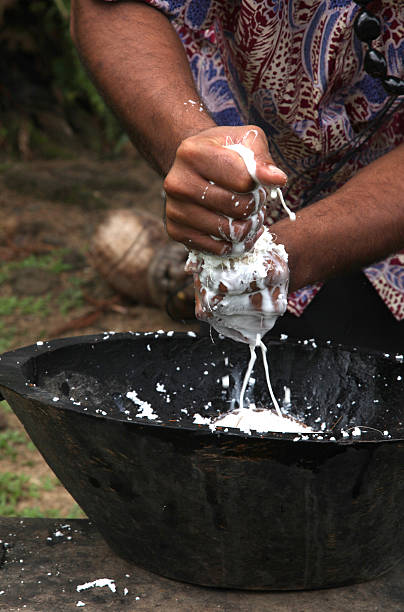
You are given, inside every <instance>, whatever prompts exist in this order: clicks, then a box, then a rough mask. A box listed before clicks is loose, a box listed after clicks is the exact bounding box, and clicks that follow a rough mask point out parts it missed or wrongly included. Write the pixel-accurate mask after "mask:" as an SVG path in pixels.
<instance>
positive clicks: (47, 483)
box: [41, 476, 60, 491]
mask: <svg viewBox="0 0 404 612" xmlns="http://www.w3.org/2000/svg"><path fill="white" fill-rule="evenodd" d="M59 486H60V482H59V480H58V479H57V478H56V477H53V478H52V477H51V476H43V477H42V478H41V488H42V489H43V490H44V491H53V489H55V487H59Z"/></svg>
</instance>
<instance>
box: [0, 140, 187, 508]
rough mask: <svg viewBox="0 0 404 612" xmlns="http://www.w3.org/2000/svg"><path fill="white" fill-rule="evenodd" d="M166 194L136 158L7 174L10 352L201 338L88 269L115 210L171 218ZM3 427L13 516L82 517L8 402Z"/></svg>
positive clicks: (5, 341) (4, 299)
mask: <svg viewBox="0 0 404 612" xmlns="http://www.w3.org/2000/svg"><path fill="white" fill-rule="evenodd" d="M161 190H162V184H161V180H160V179H159V177H158V176H157V175H156V174H155V173H154V172H153V170H151V169H150V168H149V167H148V165H147V164H146V163H145V162H144V161H143V160H142V159H141V158H140V156H138V155H137V154H136V153H135V152H134V153H133V154H131V155H130V156H129V157H125V158H124V159H119V160H103V161H100V160H97V159H90V158H89V157H83V158H80V159H75V160H51V161H43V160H38V161H30V162H7V163H3V164H1V165H0V352H4V351H6V350H9V349H13V348H17V347H19V346H24V345H27V344H31V343H33V342H36V341H37V340H40V339H41V340H44V339H49V338H54V337H63V336H75V335H82V334H91V333H99V332H101V331H105V330H114V331H127V330H134V331H146V330H153V329H165V330H168V329H174V330H184V329H197V326H196V325H195V324H192V322H191V324H188V325H187V324H184V323H181V322H173V321H172V320H171V319H170V317H169V316H168V315H167V314H166V313H165V311H163V310H158V309H155V308H149V307H145V306H142V305H139V304H136V303H134V302H132V301H130V300H128V299H126V298H124V297H122V296H118V295H117V294H116V293H115V292H114V291H113V290H112V289H111V287H109V286H108V285H107V284H106V283H105V282H104V281H103V280H102V279H101V278H100V276H99V275H98V274H97V272H96V271H95V270H94V269H93V268H92V267H91V265H89V262H88V258H87V253H88V250H89V247H90V244H91V239H92V236H93V234H94V231H95V228H96V227H97V225H98V224H99V223H100V222H101V221H102V220H103V218H104V217H105V214H106V213H107V212H108V211H109V210H111V209H118V208H130V207H135V208H139V209H143V210H148V211H150V212H152V213H154V214H156V215H161V210H162V197H161ZM0 427H1V430H0V478H3V485H2V481H1V480H0V500H1V499H3V506H4V504H5V503H6V511H4V507H3V514H4V513H5V514H9V515H12V514H18V515H25V516H41V515H43V516H61V517H67V516H70V517H71V516H80V510H79V508H78V507H76V506H75V504H74V500H73V499H72V498H71V497H70V495H69V494H68V493H67V491H65V490H64V488H63V487H62V486H61V485H60V483H58V482H57V481H56V478H55V476H54V475H53V473H52V472H51V471H50V469H49V468H48V466H47V465H46V463H45V462H44V460H43V459H42V457H41V456H40V454H39V453H38V451H37V450H36V449H35V448H34V447H33V445H32V443H29V442H28V440H27V437H26V434H25V432H24V430H23V428H22V426H21V425H20V424H19V422H18V420H17V418H16V417H15V416H14V415H13V414H12V413H11V412H10V410H9V408H8V407H7V406H6V404H5V402H2V403H0ZM11 475H13V476H16V477H20V476H21V477H22V476H24V475H25V476H26V479H23V481H24V482H23V486H22V490H21V494H20V495H17V494H15V491H14V489H15V487H14V489H13V486H14V485H9V484H6V485H5V484H4V482H6V483H9V481H10V478H12V476H11ZM7 479H8V480H7ZM13 482H14V481H13ZM2 486H3V490H2ZM7 487H8V488H7ZM10 490H12V491H14V493H10ZM4 500H6V501H4ZM7 504H8V505H7ZM1 513H2V512H0V514H1Z"/></svg>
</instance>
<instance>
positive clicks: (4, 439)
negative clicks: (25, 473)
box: [0, 429, 28, 465]
mask: <svg viewBox="0 0 404 612" xmlns="http://www.w3.org/2000/svg"><path fill="white" fill-rule="evenodd" d="M27 442H28V441H27V437H26V436H24V434H23V433H21V432H20V431H16V430H15V429H6V430H5V431H0V462H1V460H2V459H3V458H5V457H8V458H9V459H11V460H12V461H15V459H16V457H17V455H18V448H17V447H18V446H21V444H27ZM0 465H1V463H0Z"/></svg>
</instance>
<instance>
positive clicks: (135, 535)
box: [0, 332, 404, 589]
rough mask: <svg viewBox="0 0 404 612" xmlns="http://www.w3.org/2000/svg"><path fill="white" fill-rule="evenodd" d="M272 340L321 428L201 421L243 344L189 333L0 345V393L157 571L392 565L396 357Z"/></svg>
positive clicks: (83, 502)
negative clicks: (238, 426)
mask: <svg viewBox="0 0 404 612" xmlns="http://www.w3.org/2000/svg"><path fill="white" fill-rule="evenodd" d="M268 347H269V360H270V366H271V370H272V382H273V386H274V390H275V394H276V395H277V396H278V398H279V399H280V401H281V402H282V398H283V397H284V387H286V386H287V387H289V388H290V389H291V396H292V404H293V408H291V413H292V414H293V415H294V416H295V417H296V418H298V419H304V420H305V422H306V423H307V424H308V425H311V426H313V427H315V428H317V429H318V430H319V433H317V434H309V435H303V436H302V435H296V434H281V433H278V434H276V433H272V434H271V433H269V434H262V435H260V434H257V433H254V432H253V434H252V435H250V436H248V435H245V434H243V433H241V432H240V431H239V430H235V429H229V430H228V431H223V430H216V431H215V432H213V433H212V432H211V431H210V429H209V427H208V426H206V425H195V424H194V423H193V415H194V414H195V413H199V414H201V415H202V416H216V415H217V414H218V412H219V411H223V410H225V409H228V407H229V405H231V402H232V401H233V403H234V397H235V396H237V393H236V392H237V387H238V385H239V384H240V380H241V376H242V373H243V371H244V370H245V365H246V360H247V357H248V348H247V347H245V346H243V345H240V344H238V343H235V342H231V341H226V340H217V341H216V342H215V343H214V344H213V343H212V342H211V341H210V340H209V339H208V338H202V339H201V338H198V337H196V336H195V334H192V333H190V334H179V333H175V334H173V333H172V332H169V333H168V334H164V333H159V332H157V333H155V332H152V333H149V334H132V333H128V334H112V333H109V334H102V335H97V336H87V337H84V338H83V337H82V338H71V339H62V340H52V341H50V342H47V343H44V344H43V345H39V344H37V345H34V346H30V347H26V348H22V349H19V350H17V351H13V352H10V353H7V354H5V355H3V356H2V357H1V358H0V391H1V393H2V394H3V396H4V398H5V399H7V401H8V402H9V403H10V405H11V407H12V408H13V410H14V411H15V413H16V414H17V416H18V417H19V418H20V420H21V421H22V423H23V424H24V426H25V428H26V430H27V432H28V434H29V435H30V436H31V438H32V440H33V442H34V443H35V444H36V446H37V447H38V448H39V450H40V452H41V453H42V454H43V456H44V458H45V459H46V461H47V462H48V463H49V465H50V466H51V468H52V469H53V470H54V472H55V473H56V475H57V476H58V478H59V479H60V480H61V481H62V482H63V484H64V485H65V486H66V488H67V489H68V490H69V491H70V493H71V494H72V495H73V496H74V498H75V499H76V500H77V502H78V503H79V504H80V506H81V507H82V508H83V510H84V511H85V512H86V513H87V515H88V516H89V517H90V519H91V520H92V521H94V523H95V524H96V525H97V527H98V528H99V530H100V532H101V533H102V535H103V536H104V538H105V539H106V541H107V542H108V543H109V544H110V546H111V548H112V549H113V550H114V551H115V552H116V553H118V554H119V555H121V556H123V557H125V558H126V559H129V560H131V561H133V562H135V563H138V564H139V565H142V566H143V567H145V568H147V569H149V570H152V571H154V572H157V573H159V574H162V575H164V576H168V577H171V578H175V579H178V580H183V581H186V582H192V583H198V584H202V585H208V586H219V587H230V588H247V589H313V588H324V587H330V586H337V585H343V584H349V583H353V582H360V581H363V580H369V579H371V578H374V577H376V576H378V575H380V574H383V573H384V572H386V571H387V570H389V569H390V568H391V567H393V566H394V565H395V564H396V563H397V562H398V561H399V560H400V559H401V558H402V557H403V556H404V532H403V530H402V527H401V524H402V520H403V515H404V443H403V438H404V435H403V434H404V428H403V425H402V421H401V419H402V418H404V380H403V379H404V367H403V364H402V357H401V356H389V355H384V354H382V353H362V352H360V351H355V350H351V351H349V350H347V349H344V348H342V347H334V346H332V345H331V344H325V345H322V346H318V347H317V346H316V344H315V342H314V341H313V342H307V341H305V342H304V343H303V342H302V343H299V342H297V343H293V342H288V341H285V342H270V343H269V345H268ZM227 364H228V365H227ZM205 372H207V374H205ZM227 374H230V386H229V388H226V386H225V387H224V386H223V377H224V376H226V375H227ZM254 377H255V379H256V383H255V385H254V387H253V388H250V392H249V395H250V399H251V400H254V401H255V403H256V404H257V406H259V405H263V406H268V405H269V404H270V401H269V397H268V392H267V391H266V388H265V381H264V373H263V371H262V366H261V365H259V366H258V367H257V368H256V371H255V375H254ZM128 390H130V391H133V390H135V391H136V393H137V397H138V398H139V399H138V400H137V402H138V403H137V404H136V403H134V402H133V401H131V400H130V399H128V398H127V397H126V392H127V391H128ZM232 398H233V399H232ZM141 401H145V402H148V403H150V404H151V406H152V408H153V411H154V414H156V415H157V417H156V418H155V419H154V420H150V419H148V418H145V417H144V418H140V417H139V416H137V415H138V414H139V411H140V410H141V409H144V408H146V410H144V412H147V406H146V405H145V404H143V406H140V404H139V402H141ZM356 426H360V429H361V434H362V435H361V436H360V437H355V436H353V435H352V433H357V430H354V428H355V427H356Z"/></svg>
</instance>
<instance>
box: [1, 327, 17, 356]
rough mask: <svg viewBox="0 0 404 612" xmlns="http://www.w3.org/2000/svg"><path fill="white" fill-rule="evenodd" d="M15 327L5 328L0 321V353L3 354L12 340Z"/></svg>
mask: <svg viewBox="0 0 404 612" xmlns="http://www.w3.org/2000/svg"><path fill="white" fill-rule="evenodd" d="M14 334H15V327H10V326H7V327H6V324H5V323H4V322H3V321H0V353H4V351H7V349H8V348H9V347H10V345H11V343H12V341H13V340H14Z"/></svg>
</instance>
